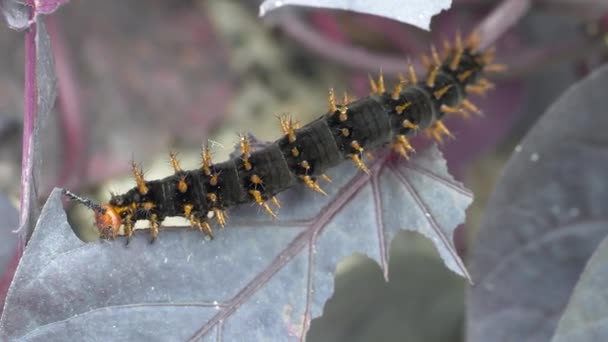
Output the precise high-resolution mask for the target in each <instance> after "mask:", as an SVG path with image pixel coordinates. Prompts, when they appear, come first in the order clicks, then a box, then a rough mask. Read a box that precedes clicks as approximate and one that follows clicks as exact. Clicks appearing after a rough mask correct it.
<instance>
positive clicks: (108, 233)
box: [95, 204, 122, 239]
mask: <svg viewBox="0 0 608 342" xmlns="http://www.w3.org/2000/svg"><path fill="white" fill-rule="evenodd" d="M101 209H102V210H95V226H96V227H97V230H98V231H99V235H100V236H101V238H103V239H108V238H115V237H116V235H118V232H119V230H120V226H121V225H122V221H121V219H120V215H119V214H118V212H117V211H116V210H115V209H114V207H113V206H111V205H109V204H103V205H101Z"/></svg>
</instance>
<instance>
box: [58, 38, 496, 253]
mask: <svg viewBox="0 0 608 342" xmlns="http://www.w3.org/2000/svg"><path fill="white" fill-rule="evenodd" d="M479 42H480V37H479V36H478V34H476V33H475V32H473V33H471V34H470V35H469V36H468V37H467V38H466V39H462V38H461V36H460V34H457V35H456V38H455V42H454V43H453V44H451V43H449V42H447V41H444V43H443V49H442V52H441V54H440V53H439V52H438V51H437V49H436V48H435V47H431V51H430V57H429V56H423V58H422V61H423V62H424V64H425V65H426V68H427V74H426V77H425V78H424V79H421V80H418V78H417V75H416V72H415V71H414V68H413V66H412V64H411V63H408V66H407V74H408V77H406V76H404V75H403V74H401V75H399V82H398V83H397V84H396V85H395V86H394V88H393V89H392V90H390V91H389V90H387V89H386V86H385V82H384V78H383V76H382V73H380V74H379V76H378V78H377V79H374V78H372V77H371V76H370V86H371V94H370V95H369V96H367V97H365V98H362V99H359V100H350V99H349V98H348V95H346V94H345V96H344V99H343V101H342V103H338V102H337V100H336V96H335V94H334V91H333V90H332V89H330V90H329V96H328V104H329V109H328V111H327V113H325V114H323V115H322V116H321V117H319V118H318V119H316V120H314V121H312V122H310V123H308V124H306V125H304V126H300V125H299V124H298V123H297V122H295V121H294V120H293V119H292V118H290V117H287V116H285V115H283V116H281V117H280V118H279V119H280V126H281V130H282V132H283V136H282V137H281V138H279V139H278V140H276V141H274V142H272V143H268V144H266V145H265V146H264V147H262V148H259V149H256V150H255V151H254V150H253V149H252V145H251V141H250V139H249V138H247V137H246V136H241V137H240V150H241V151H240V152H241V153H240V156H237V157H234V158H231V159H229V160H227V161H225V162H222V163H217V164H215V163H213V162H212V161H211V154H210V151H209V148H208V147H204V148H203V150H202V153H201V156H202V165H201V167H200V168H199V169H195V170H190V171H187V170H183V169H182V168H181V166H180V165H179V161H178V160H177V158H176V156H175V154H173V153H171V154H170V159H171V164H172V167H173V170H174V174H173V175H171V176H168V177H166V178H163V179H160V180H152V181H146V180H145V179H144V175H143V171H142V169H141V168H140V167H138V166H137V165H136V164H135V163H133V165H132V172H133V176H134V178H135V182H136V186H135V187H134V188H132V189H131V190H129V191H127V192H126V193H124V194H121V195H112V197H111V199H110V200H109V202H108V203H104V204H97V203H94V202H93V201H91V200H89V199H86V198H81V197H79V196H77V195H75V194H73V193H72V192H70V191H68V190H64V191H63V193H64V194H65V195H66V196H67V197H69V198H70V199H72V200H74V201H76V202H79V203H81V204H83V205H85V206H87V207H88V208H90V209H91V210H93V211H94V212H95V225H96V228H97V229H98V231H99V234H100V237H101V238H106V239H108V238H111V239H113V238H116V236H117V235H118V234H119V232H120V229H121V227H124V235H125V236H126V238H127V243H128V242H129V241H130V239H131V237H132V235H133V231H134V229H133V227H134V224H135V222H136V221H138V220H148V221H149V223H150V232H151V233H150V234H151V241H154V240H155V239H156V238H157V236H158V234H159V228H160V226H161V223H162V221H163V220H164V219H165V218H166V217H169V216H182V217H184V218H186V219H187V220H189V222H190V224H191V225H192V226H193V227H195V228H198V229H199V230H200V231H201V232H203V233H204V234H206V235H207V236H209V237H211V238H212V237H213V230H212V228H211V225H210V220H211V219H212V218H215V220H216V221H217V223H218V224H219V225H220V226H221V227H223V226H224V225H225V224H226V214H225V211H226V210H227V209H228V208H231V207H233V206H237V205H241V204H245V203H252V202H253V203H256V204H257V205H259V206H260V207H261V208H262V209H263V210H264V211H265V212H266V213H268V214H269V215H270V216H271V217H273V218H276V214H275V212H274V211H273V208H271V206H270V205H269V203H272V204H273V205H274V206H276V207H278V206H279V202H278V200H277V199H276V197H275V195H276V194H278V193H280V192H282V191H284V190H286V189H289V188H291V187H293V186H294V185H296V184H299V183H303V184H305V185H306V186H308V187H309V188H311V189H312V190H314V191H316V192H318V193H320V194H322V195H325V192H324V191H323V189H322V188H321V186H320V185H319V183H318V182H317V180H318V179H319V178H325V179H328V177H327V176H326V175H325V174H324V172H325V171H326V170H327V169H329V168H331V167H334V166H336V165H338V164H339V163H342V162H343V161H344V160H351V161H352V162H354V163H355V164H356V165H357V167H358V168H359V169H361V170H362V171H364V172H369V170H368V169H367V167H366V166H365V163H364V162H363V156H364V155H365V153H366V152H368V151H373V150H375V149H378V148H380V147H383V146H385V145H388V144H390V145H391V146H392V148H393V149H394V150H395V151H396V152H398V153H399V154H400V155H401V156H403V157H405V158H408V156H409V155H410V154H411V153H413V152H415V151H414V148H413V147H412V146H411V145H410V143H409V141H408V138H409V137H411V136H413V135H415V134H417V133H418V132H421V131H424V132H425V133H426V134H427V135H428V136H429V137H431V138H433V139H435V140H437V141H439V142H442V141H443V139H444V137H446V136H447V137H450V136H451V133H450V132H449V130H448V129H447V128H446V127H445V125H444V124H443V122H442V119H443V118H444V116H445V115H446V114H450V113H459V114H461V115H465V116H468V115H469V114H470V112H476V113H478V112H479V109H478V108H477V107H476V106H475V105H474V104H473V103H471V102H470V101H469V100H468V99H467V95H468V94H470V93H474V94H483V93H485V92H486V91H487V90H488V89H490V88H492V87H493V85H492V84H491V83H490V82H489V81H487V80H486V79H485V78H484V77H483V76H484V73H485V72H491V71H501V70H502V69H504V66H503V65H501V64H493V59H494V52H493V51H492V50H489V51H485V52H483V51H478V47H479Z"/></svg>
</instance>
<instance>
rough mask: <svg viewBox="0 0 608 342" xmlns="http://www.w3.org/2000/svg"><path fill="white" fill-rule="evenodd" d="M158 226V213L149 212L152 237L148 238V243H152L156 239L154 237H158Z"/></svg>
mask: <svg viewBox="0 0 608 342" xmlns="http://www.w3.org/2000/svg"><path fill="white" fill-rule="evenodd" d="M159 228H160V221H159V220H158V215H156V214H151V215H150V235H151V236H152V237H151V238H150V243H154V241H156V238H157V237H158V231H159Z"/></svg>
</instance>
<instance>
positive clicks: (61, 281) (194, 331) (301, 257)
mask: <svg viewBox="0 0 608 342" xmlns="http://www.w3.org/2000/svg"><path fill="white" fill-rule="evenodd" d="M369 167H370V170H371V171H372V176H369V175H366V174H365V173H363V172H360V171H358V170H356V167H355V166H354V165H352V164H350V163H345V164H343V165H342V166H340V167H337V168H335V169H333V170H331V171H330V172H329V176H330V177H332V178H333V183H331V184H324V186H323V188H324V189H325V190H326V191H327V192H328V194H329V195H328V196H326V197H323V196H321V195H319V194H317V193H314V192H313V191H312V190H309V189H306V188H304V187H297V188H295V189H292V190H290V191H287V192H285V193H282V194H281V195H280V196H279V200H280V201H281V204H282V206H281V209H280V211H279V217H280V220H278V221H274V222H273V221H271V220H270V219H268V218H267V217H265V216H264V214H263V212H261V210H260V209H259V208H258V207H257V206H244V207H241V208H238V209H237V210H234V211H232V212H231V213H230V221H229V225H228V227H227V228H226V229H224V230H222V231H219V232H217V233H216V238H215V239H214V240H213V241H205V240H204V239H203V237H202V235H201V234H200V233H199V232H198V231H193V230H191V229H185V228H183V227H182V228H166V229H164V230H163V231H162V232H161V234H160V236H159V240H158V241H157V242H156V243H155V244H153V245H150V244H149V243H148V239H149V236H148V234H142V233H137V234H136V236H135V239H134V241H133V242H132V243H131V245H129V247H128V248H126V247H125V246H124V240H120V241H114V242H109V243H108V242H107V243H88V244H87V243H83V242H81V241H80V240H78V239H77V238H76V237H75V235H74V234H73V233H72V231H71V229H70V227H69V225H68V223H67V222H66V218H65V213H64V212H63V210H62V208H61V203H60V200H59V199H60V193H59V191H55V192H53V194H52V195H51V197H50V199H49V201H48V202H47V205H46V206H45V208H44V210H43V214H42V215H41V218H40V221H39V225H38V228H37V229H36V230H35V232H34V235H33V237H32V240H31V241H30V243H29V244H28V246H27V249H26V250H25V253H24V256H23V259H22V261H21V264H20V266H19V269H18V271H17V274H16V276H15V280H14V282H13V284H12V285H11V289H10V291H9V295H8V297H7V305H6V310H5V314H4V316H3V317H2V320H1V321H0V331H1V332H2V333H4V334H5V335H6V337H7V338H8V339H11V340H15V339H34V338H37V339H47V340H69V339H71V338H72V339H73V338H74V337H75V336H78V338H79V339H83V340H87V339H94V338H96V337H97V336H100V334H103V336H104V338H105V339H109V340H131V339H137V340H142V339H145V338H153V339H160V340H166V339H178V340H184V339H187V338H196V339H197V340H198V339H202V338H206V339H213V340H216V339H218V338H220V336H221V338H222V339H223V340H227V341H233V340H242V339H244V338H253V337H252V336H255V338H254V339H255V340H259V339H262V340H264V339H267V340H287V339H292V340H296V339H302V338H303V336H304V335H305V332H306V331H307V329H308V326H309V323H310V319H311V318H312V317H316V316H319V315H320V314H321V311H322V309H323V305H324V303H325V301H326V300H327V298H328V297H329V296H331V294H332V289H333V279H334V270H335V267H336V264H337V263H338V262H339V261H340V260H341V259H342V258H344V257H346V256H349V255H352V254H353V253H355V252H359V253H365V254H367V255H368V256H370V257H371V258H373V259H374V260H376V261H378V262H379V264H380V265H381V267H382V269H383V271H384V274H385V275H386V274H387V263H388V260H387V259H388V244H389V242H390V241H391V240H392V238H393V237H394V236H395V234H396V233H397V232H399V231H400V230H402V229H407V230H413V231H418V232H421V233H423V234H424V235H426V236H427V237H430V239H431V240H432V241H433V243H434V244H435V246H436V247H437V249H438V251H439V254H440V255H441V257H442V258H443V259H444V262H445V263H446V265H447V266H448V268H450V269H451V270H453V271H455V272H457V273H459V274H461V275H462V274H466V270H465V269H464V266H463V265H462V261H461V260H460V259H459V258H458V256H457V254H456V252H455V249H454V245H453V242H452V234H453V230H454V228H455V227H456V226H457V225H458V224H459V223H460V222H462V221H463V219H464V210H465V209H466V207H467V206H468V205H469V204H470V202H471V200H472V199H471V194H470V193H469V192H468V191H467V190H465V189H463V188H462V186H461V185H460V184H459V183H456V182H455V181H454V180H453V178H452V177H451V176H450V175H449V174H448V173H447V170H446V166H445V160H443V158H442V157H441V154H440V152H439V151H438V150H437V149H436V148H435V147H432V148H430V149H428V150H426V151H424V152H421V153H418V154H417V155H416V156H415V157H413V158H412V160H411V161H410V162H409V163H405V162H403V161H402V160H394V159H393V156H392V155H391V156H387V157H380V156H378V157H376V159H375V160H373V161H371V162H370V163H369ZM100 322H103V324H99V323H100Z"/></svg>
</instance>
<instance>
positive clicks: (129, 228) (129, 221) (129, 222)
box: [124, 215, 135, 246]
mask: <svg viewBox="0 0 608 342" xmlns="http://www.w3.org/2000/svg"><path fill="white" fill-rule="evenodd" d="M134 225H135V222H133V216H132V215H127V217H125V223H124V227H125V236H126V238H127V241H126V242H125V246H128V245H129V243H130V242H131V238H132V237H133V226H134Z"/></svg>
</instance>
